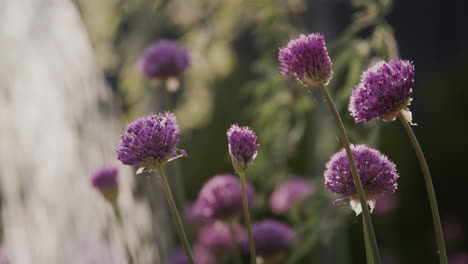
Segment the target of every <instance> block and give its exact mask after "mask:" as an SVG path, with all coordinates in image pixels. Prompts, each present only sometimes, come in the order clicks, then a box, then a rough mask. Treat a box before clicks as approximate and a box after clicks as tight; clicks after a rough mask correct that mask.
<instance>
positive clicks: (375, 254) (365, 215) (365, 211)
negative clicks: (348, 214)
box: [319, 83, 380, 264]
mask: <svg viewBox="0 0 468 264" xmlns="http://www.w3.org/2000/svg"><path fill="white" fill-rule="evenodd" d="M319 87H320V90H321V91H322V94H323V96H324V97H325V100H326V101H327V104H328V106H329V107H330V110H331V111H332V113H333V116H334V118H335V121H336V124H337V125H338V128H339V130H340V135H341V140H342V142H343V146H344V148H345V150H346V154H347V156H348V160H349V164H350V166H351V174H352V175H353V181H354V185H356V190H357V193H358V195H359V201H360V203H361V207H362V219H363V223H364V225H365V226H366V230H367V232H368V238H369V242H370V243H369V244H370V248H371V250H372V258H373V260H374V264H380V256H379V248H378V246H377V239H376V238H375V233H374V228H373V227H372V220H371V217H370V213H369V208H368V206H367V200H366V196H365V193H364V188H363V187H362V182H361V178H360V177H359V174H358V169H357V166H356V162H355V161H354V156H353V153H352V151H351V147H350V144H349V139H348V135H347V133H346V129H345V127H344V124H343V121H342V120H341V117H340V114H339V113H338V110H337V109H336V107H335V104H334V103H333V100H332V98H331V96H330V93H328V90H327V88H326V87H325V85H324V84H323V83H321V84H320V85H319ZM365 235H366V234H365V232H364V236H365Z"/></svg>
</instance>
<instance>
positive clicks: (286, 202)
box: [270, 176, 315, 214]
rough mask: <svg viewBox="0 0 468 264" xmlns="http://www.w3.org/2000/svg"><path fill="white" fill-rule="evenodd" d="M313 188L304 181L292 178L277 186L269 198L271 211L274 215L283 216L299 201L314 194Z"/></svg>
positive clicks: (296, 177)
mask: <svg viewBox="0 0 468 264" xmlns="http://www.w3.org/2000/svg"><path fill="white" fill-rule="evenodd" d="M314 191H315V186H314V185H313V184H312V183H310V182H309V181H306V180H305V179H303V178H301V177H298V176H294V177H293V178H291V179H289V180H287V181H286V182H283V183H281V184H278V185H277V186H276V187H275V189H274V190H273V193H272V194H271V196H270V208H271V211H272V212H274V213H276V214H285V213H287V212H288V211H289V209H290V208H291V207H292V206H293V204H294V203H295V202H296V201H297V200H300V199H303V198H304V197H306V196H308V195H310V194H312V193H314Z"/></svg>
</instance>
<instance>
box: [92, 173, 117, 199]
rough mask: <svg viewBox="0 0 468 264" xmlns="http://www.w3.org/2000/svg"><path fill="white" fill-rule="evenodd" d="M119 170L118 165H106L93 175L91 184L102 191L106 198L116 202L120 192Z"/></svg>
mask: <svg viewBox="0 0 468 264" xmlns="http://www.w3.org/2000/svg"><path fill="white" fill-rule="evenodd" d="M118 176H119V170H118V169H117V168H116V167H104V168H101V169H99V170H97V171H96V172H94V174H93V175H92V176H91V185H92V186H93V187H94V188H96V189H97V190H98V191H99V192H101V193H102V195H103V196H104V198H105V199H106V200H109V201H110V202H114V201H115V200H116V199H117V195H118V192H119V181H118Z"/></svg>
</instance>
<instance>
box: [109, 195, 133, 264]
mask: <svg viewBox="0 0 468 264" xmlns="http://www.w3.org/2000/svg"><path fill="white" fill-rule="evenodd" d="M112 209H113V210H114V215H115V218H116V219H117V223H118V225H119V231H120V236H121V239H122V243H123V244H124V248H125V253H126V255H127V262H128V264H133V263H135V262H134V261H133V256H132V252H131V251H130V248H129V247H128V243H127V239H126V237H125V231H124V225H123V220H122V215H121V214H120V210H119V206H118V205H117V202H114V203H112Z"/></svg>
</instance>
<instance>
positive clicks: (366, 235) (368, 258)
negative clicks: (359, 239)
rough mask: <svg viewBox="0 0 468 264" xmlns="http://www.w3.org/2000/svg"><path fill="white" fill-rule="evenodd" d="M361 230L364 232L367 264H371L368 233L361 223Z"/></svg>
mask: <svg viewBox="0 0 468 264" xmlns="http://www.w3.org/2000/svg"><path fill="white" fill-rule="evenodd" d="M362 230H364V244H365V246H366V258H367V263H368V264H372V263H374V262H373V261H372V258H373V257H372V249H371V248H370V241H369V232H367V227H366V225H365V224H364V222H362Z"/></svg>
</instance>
